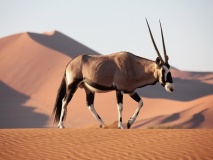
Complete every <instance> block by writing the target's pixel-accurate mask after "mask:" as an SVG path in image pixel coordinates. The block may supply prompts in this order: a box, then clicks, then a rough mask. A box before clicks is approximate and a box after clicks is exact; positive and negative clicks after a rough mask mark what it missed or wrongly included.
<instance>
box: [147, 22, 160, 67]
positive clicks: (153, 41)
mask: <svg viewBox="0 0 213 160" xmlns="http://www.w3.org/2000/svg"><path fill="white" fill-rule="evenodd" d="M146 23H147V26H148V28H149V33H150V36H151V39H152V43H153V45H154V47H155V50H156V52H157V54H158V57H159V58H160V60H161V61H162V63H164V61H163V59H162V57H161V55H160V52H159V51H158V48H157V46H156V44H155V40H154V38H153V36H152V32H151V29H150V27H149V23H148V21H147V19H146Z"/></svg>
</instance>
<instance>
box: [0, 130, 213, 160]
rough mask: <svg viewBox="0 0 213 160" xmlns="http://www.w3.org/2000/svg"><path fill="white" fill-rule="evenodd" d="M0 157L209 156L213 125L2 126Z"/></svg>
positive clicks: (166, 159)
mask: <svg viewBox="0 0 213 160" xmlns="http://www.w3.org/2000/svg"><path fill="white" fill-rule="evenodd" d="M0 142H1V143H0V148H1V150H0V159H11V160H12V159H14V160H17V159H51V160H53V159H56V160H58V159H72V160H78V159H85V160H87V159H88V160H94V159H107V160H108V159H127V160H129V159H144V160H152V159H156V160H161V159H162V160H171V159H172V160H176V159H177V160H179V159H181V160H201V159H202V160H212V159H213V152H212V150H213V130H212V129H170V130H168V129H132V130H117V129H95V128H89V129H1V130H0Z"/></svg>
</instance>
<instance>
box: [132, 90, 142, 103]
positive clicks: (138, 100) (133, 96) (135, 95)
mask: <svg viewBox="0 0 213 160" xmlns="http://www.w3.org/2000/svg"><path fill="white" fill-rule="evenodd" d="M131 97H132V99H134V100H135V101H136V102H140V100H141V97H140V96H139V95H138V94H137V93H136V92H135V94H133V95H131Z"/></svg>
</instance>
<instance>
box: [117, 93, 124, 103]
mask: <svg viewBox="0 0 213 160" xmlns="http://www.w3.org/2000/svg"><path fill="white" fill-rule="evenodd" d="M116 98H117V103H118V104H119V103H123V95H122V94H121V91H116Z"/></svg>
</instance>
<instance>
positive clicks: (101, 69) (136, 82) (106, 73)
mask: <svg viewBox="0 0 213 160" xmlns="http://www.w3.org/2000/svg"><path fill="white" fill-rule="evenodd" d="M146 22H147V26H148V29H149V33H150V36H151V39H152V42H153V45H154V48H155V50H156V52H157V55H158V57H157V58H156V60H155V61H152V60H148V59H145V58H142V57H139V56H135V55H134V54H132V53H129V52H118V53H113V54H109V55H98V56H97V55H80V56H77V57H76V58H74V59H72V60H71V61H70V62H69V63H68V65H67V67H66V69H65V74H64V77H63V79H62V82H61V85H60V88H59V90H58V94H57V98H56V102H55V107H54V110H53V115H54V119H55V122H59V123H58V127H59V128H64V126H63V119H64V117H65V115H66V112H67V105H68V103H69V102H70V100H71V99H72V97H73V94H74V93H75V91H76V90H77V88H78V87H81V88H84V90H85V92H86V102H87V106H88V109H89V110H90V111H91V112H92V114H93V115H94V116H95V118H96V119H97V121H98V122H99V123H100V126H101V127H105V124H104V122H103V121H102V119H101V117H100V116H99V115H98V114H97V112H96V110H95V108H94V104H93V102H94V95H95V92H109V91H115V92H116V98H117V109H118V128H121V129H123V128H124V127H123V125H122V110H123V94H124V93H126V94H129V95H130V97H131V98H132V99H133V100H135V101H137V102H138V107H137V109H136V111H135V113H134V114H133V116H132V117H131V118H130V119H129V121H128V123H127V128H130V127H131V125H132V124H133V122H134V121H135V120H136V118H137V116H138V113H139V111H140V109H141V107H142V106H143V101H142V99H141V98H140V96H139V95H138V94H137V93H136V92H135V90H136V89H137V88H141V87H144V86H146V85H154V84H156V83H157V82H159V83H160V84H161V85H162V86H163V87H165V89H166V91H168V92H173V90H174V84H173V81H172V75H171V72H170V65H169V63H168V59H169V58H168V56H167V54H166V48H165V43H164V37H163V31H162V27H161V23H160V29H161V37H162V43H163V52H164V59H165V60H163V58H162V57H161V55H160V52H159V51H158V48H157V46H156V44H155V41H154V39H153V36H152V32H151V29H150V27H149V24H148V21H147V20H146Z"/></svg>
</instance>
